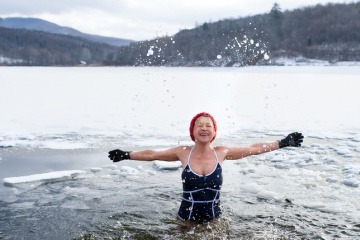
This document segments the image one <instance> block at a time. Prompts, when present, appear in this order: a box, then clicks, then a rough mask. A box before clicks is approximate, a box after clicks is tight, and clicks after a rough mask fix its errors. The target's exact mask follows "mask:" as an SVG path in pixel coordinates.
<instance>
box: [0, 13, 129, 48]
mask: <svg viewBox="0 0 360 240" xmlns="http://www.w3.org/2000/svg"><path fill="white" fill-rule="evenodd" d="M0 27H5V28H12V29H27V30H37V31H44V32H48V33H55V34H64V35H69V36H74V37H81V38H85V39H87V40H89V41H93V42H99V43H106V44H109V45H112V46H117V47H119V46H126V45H129V44H130V43H132V42H134V41H132V40H128V39H121V38H114V37H104V36H98V35H92V34H86V33H82V32H80V31H78V30H76V29H73V28H69V27H62V26H59V25H57V24H54V23H51V22H48V21H45V20H42V19H38V18H17V17H14V18H0Z"/></svg>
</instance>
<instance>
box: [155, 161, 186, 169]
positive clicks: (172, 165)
mask: <svg viewBox="0 0 360 240" xmlns="http://www.w3.org/2000/svg"><path fill="white" fill-rule="evenodd" d="M154 167H155V168H156V169H157V170H177V169H179V168H181V162H180V161H176V162H166V161H159V160H157V161H154Z"/></svg>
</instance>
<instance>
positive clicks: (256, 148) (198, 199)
mask: <svg viewBox="0 0 360 240" xmlns="http://www.w3.org/2000/svg"><path fill="white" fill-rule="evenodd" d="M189 130H190V137H191V139H192V140H193V141H194V142H195V144H194V145H193V146H178V147H173V148H169V149H167V150H162V151H154V150H143V151H133V152H128V151H122V150H119V149H116V150H113V151H110V152H109V158H110V159H111V160H112V161H113V162H118V161H121V160H124V159H132V160H142V161H152V160H165V161H177V160H180V161H181V163H182V167H183V172H182V175H181V178H182V182H183V198H182V202H181V206H180V209H179V212H178V217H179V218H180V219H181V220H183V221H195V222H200V223H202V222H208V221H211V220H213V219H215V218H218V217H219V216H220V215H221V210H220V189H221V185H222V168H221V164H222V162H223V161H225V160H237V159H241V158H244V157H247V156H251V155H257V154H261V153H265V152H269V151H273V150H276V149H279V148H283V147H287V146H294V147H299V146H301V142H302V141H303V138H304V137H303V135H302V134H301V133H297V132H295V133H291V134H289V135H288V136H287V137H286V138H284V139H282V140H280V141H273V142H267V143H257V144H253V145H250V146H247V147H226V146H216V147H212V146H211V142H212V141H213V140H214V139H215V137H216V131H217V125H216V121H215V119H214V118H213V116H211V115H210V114H209V113H206V112H202V113H199V114H197V115H195V117H194V118H193V119H192V120H191V122H190V128H189Z"/></svg>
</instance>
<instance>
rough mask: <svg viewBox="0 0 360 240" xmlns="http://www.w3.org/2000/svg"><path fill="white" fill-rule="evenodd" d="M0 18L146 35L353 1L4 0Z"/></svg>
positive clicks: (126, 35) (130, 35)
mask: <svg viewBox="0 0 360 240" xmlns="http://www.w3.org/2000/svg"><path fill="white" fill-rule="evenodd" d="M0 2H1V4H0V6H1V7H0V17H2V18H5V17H36V18H42V19H44V20H47V21H50V22H54V23H56V24H58V25H61V26H67V27H72V28H75V29H77V30H79V31H82V32H85V33H91V34H98V35H104V36H112V37H120V38H127V39H133V40H147V39H153V38H155V37H161V36H164V35H166V34H167V35H172V34H174V33H176V32H178V31H179V30H180V29H188V28H193V27H194V26H195V24H196V23H199V24H201V23H203V22H209V21H213V22H215V21H217V20H221V19H225V18H238V17H245V16H249V15H254V14H261V13H265V12H269V11H270V9H271V8H272V6H273V4H274V2H277V3H279V4H280V7H281V9H282V10H283V11H285V10H292V9H295V8H300V7H306V6H314V5H316V4H327V3H329V2H332V3H351V2H358V1H353V0H332V1H330V0H301V1H293V0H279V1H265V0H221V1H219V0H102V1H99V0H70V1H69V0H54V1H44V0H31V1H30V0H11V1H8V0H0Z"/></svg>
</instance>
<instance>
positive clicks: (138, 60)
mask: <svg viewBox="0 0 360 240" xmlns="http://www.w3.org/2000/svg"><path fill="white" fill-rule="evenodd" d="M359 13H360V2H357V3H350V4H333V3H329V4H326V5H321V4H318V5H315V6H309V7H303V8H299V9H295V10H291V11H284V12H283V11H282V10H281V7H280V5H279V4H276V3H275V4H274V6H273V7H272V8H271V9H269V12H267V13H263V14H257V15H254V16H248V17H243V18H238V19H224V20H221V21H217V22H205V23H203V24H200V25H198V26H196V27H195V28H193V29H184V30H181V31H179V32H178V33H176V34H175V35H173V36H165V37H160V38H156V39H153V40H150V41H141V42H131V41H130V40H125V41H128V42H127V44H125V45H122V46H120V47H115V46H111V45H109V44H105V43H98V42H94V40H92V39H91V38H90V36H93V35H88V34H85V35H84V34H82V33H80V32H78V31H76V30H74V29H71V28H66V27H60V26H57V25H55V24H52V23H49V22H46V21H43V20H39V19H18V18H12V19H0V65H31V66H54V65H59V66H69V65H70V66H73V65H79V64H83V65H85V64H86V65H89V64H90V65H101V66H103V65H117V66H213V67H215V66H229V67H234V66H252V65H276V64H282V63H281V61H277V60H281V59H286V58H291V59H300V61H306V59H318V60H324V61H328V62H331V63H335V62H337V61H360V14H359ZM210 17H211V16H210ZM25 23H27V24H25ZM24 24H25V25H26V26H27V28H30V29H31V30H28V29H24V28H25V27H24ZM1 26H4V27H7V28H4V27H1ZM9 26H10V27H11V28H9ZM34 29H37V30H34ZM50 31H53V32H52V33H51V32H50ZM77 34H80V35H79V36H78V35H77ZM84 36H86V37H84Z"/></svg>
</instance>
